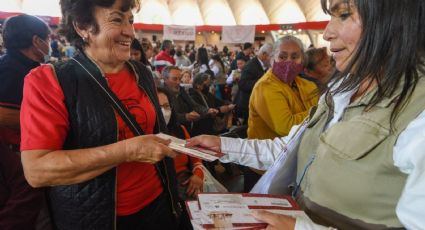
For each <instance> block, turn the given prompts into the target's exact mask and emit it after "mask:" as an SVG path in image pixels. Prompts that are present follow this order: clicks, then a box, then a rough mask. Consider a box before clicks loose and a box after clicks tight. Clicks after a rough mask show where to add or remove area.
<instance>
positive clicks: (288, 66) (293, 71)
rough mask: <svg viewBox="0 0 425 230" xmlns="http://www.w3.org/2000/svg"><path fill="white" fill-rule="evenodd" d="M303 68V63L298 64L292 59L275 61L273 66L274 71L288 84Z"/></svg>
mask: <svg viewBox="0 0 425 230" xmlns="http://www.w3.org/2000/svg"><path fill="white" fill-rule="evenodd" d="M302 70H303V65H302V64H297V63H295V62H292V61H280V62H275V63H273V67H272V73H273V74H274V75H276V77H278V78H279V79H280V80H281V81H283V82H285V83H287V84H289V83H292V82H293V81H294V80H295V77H296V76H297V75H298V74H299V73H301V71H302Z"/></svg>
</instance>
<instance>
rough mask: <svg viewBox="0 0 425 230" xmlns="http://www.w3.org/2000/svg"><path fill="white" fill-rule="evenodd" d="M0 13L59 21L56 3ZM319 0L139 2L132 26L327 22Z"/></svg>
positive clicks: (21, 1) (10, 2) (24, 2)
mask: <svg viewBox="0 0 425 230" xmlns="http://www.w3.org/2000/svg"><path fill="white" fill-rule="evenodd" d="M0 11H2V12H15V13H27V14H32V15H38V16H52V17H60V7H59V0H43V1H40V0H1V1H0ZM327 20H329V16H328V15H325V14H324V13H323V11H322V9H321V6H320V0H243V1H241V0H141V9H140V11H139V12H138V13H137V14H136V15H135V22H136V23H143V24H165V25H171V24H175V25H196V26H201V25H259V24H263V25H264V24H294V23H303V22H317V21H327Z"/></svg>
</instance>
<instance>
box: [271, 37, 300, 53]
mask: <svg viewBox="0 0 425 230" xmlns="http://www.w3.org/2000/svg"><path fill="white" fill-rule="evenodd" d="M285 42H295V43H296V44H297V45H298V46H299V47H300V49H301V55H304V44H303V42H302V41H301V40H300V39H299V38H297V37H295V36H292V35H286V36H283V37H281V38H279V39H278V40H277V41H276V42H275V43H274V47H273V58H274V57H275V56H276V54H279V52H280V46H281V45H282V44H283V43H285Z"/></svg>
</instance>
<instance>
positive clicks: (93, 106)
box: [48, 53, 181, 229]
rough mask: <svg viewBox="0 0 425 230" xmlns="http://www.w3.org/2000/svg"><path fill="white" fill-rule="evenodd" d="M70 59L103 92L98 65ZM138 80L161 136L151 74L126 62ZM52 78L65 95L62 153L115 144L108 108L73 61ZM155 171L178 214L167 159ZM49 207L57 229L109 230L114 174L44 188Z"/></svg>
mask: <svg viewBox="0 0 425 230" xmlns="http://www.w3.org/2000/svg"><path fill="white" fill-rule="evenodd" d="M75 59H76V60H77V61H78V62H80V63H81V64H83V65H84V66H85V68H86V69H87V70H88V71H90V72H91V73H92V75H93V76H95V77H96V78H97V79H98V81H100V82H101V84H102V85H103V86H104V87H108V84H107V82H106V80H105V79H104V78H103V77H102V73H101V72H100V70H99V69H98V68H97V66H96V65H95V64H94V63H93V62H91V61H90V60H89V59H88V58H87V57H86V56H85V55H83V54H81V53H79V54H77V55H76V56H75ZM127 64H128V65H129V66H130V69H133V70H134V71H135V73H136V75H137V76H138V77H139V79H138V84H139V86H140V88H141V89H143V90H144V91H145V93H146V94H147V95H148V96H149V98H150V100H151V101H152V103H153V105H154V107H155V109H156V112H157V119H156V125H155V129H154V132H155V133H157V132H159V131H162V130H164V131H165V129H166V128H165V122H164V119H163V117H162V113H161V109H160V106H159V102H158V97H157V95H156V90H155V88H154V82H153V78H152V75H151V72H150V71H149V70H148V69H147V68H146V67H145V66H143V65H142V64H140V63H136V62H128V63H127ZM55 71H56V75H57V77H58V80H59V83H60V85H61V87H62V90H63V92H64V95H65V105H66V108H67V110H68V113H69V123H70V130H69V133H68V136H67V138H66V140H65V144H64V149H80V148H90V147H96V146H102V145H107V144H111V143H114V142H117V141H118V130H117V125H116V124H117V123H116V122H117V121H116V117H115V114H114V111H113V109H112V106H111V105H110V103H109V102H108V100H107V99H106V97H105V96H104V95H103V94H102V93H101V91H99V90H98V86H97V85H96V84H95V83H94V81H93V80H92V79H90V78H89V75H88V73H87V72H86V71H85V70H84V69H83V68H82V67H81V66H80V65H79V64H77V62H76V61H74V60H72V59H71V60H69V61H67V62H64V63H59V64H56V65H55ZM155 166H156V169H157V172H158V175H159V176H160V178H161V182H162V183H163V187H164V192H166V193H167V194H168V195H169V196H168V197H169V199H170V201H171V202H170V204H171V206H172V207H171V208H172V209H173V212H174V213H175V214H176V217H177V215H179V213H180V211H181V210H180V208H179V206H178V205H177V200H176V199H177V192H176V191H177V190H176V188H177V187H176V186H177V185H176V183H175V181H176V179H175V169H174V164H173V161H172V159H170V158H165V159H164V160H163V161H161V162H159V163H157V164H156V165H155ZM48 194H49V196H48V200H49V208H50V211H51V216H52V220H53V224H54V226H55V228H57V229H114V228H115V224H116V223H115V216H116V213H115V210H116V207H115V206H116V200H115V199H116V169H115V168H114V169H111V170H109V171H107V172H105V173H103V174H102V175H100V176H97V177H96V178H93V179H91V180H89V181H86V182H82V183H79V184H73V185H66V186H54V187H51V188H50V189H49V193H48Z"/></svg>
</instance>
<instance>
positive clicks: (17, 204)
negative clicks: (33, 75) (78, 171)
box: [0, 15, 50, 229]
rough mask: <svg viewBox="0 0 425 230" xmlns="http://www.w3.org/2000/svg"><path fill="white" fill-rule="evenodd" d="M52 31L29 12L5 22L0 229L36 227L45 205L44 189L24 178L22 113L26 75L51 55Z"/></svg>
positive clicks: (0, 73)
mask: <svg viewBox="0 0 425 230" xmlns="http://www.w3.org/2000/svg"><path fill="white" fill-rule="evenodd" d="M49 34H50V29H49V27H48V26H47V25H46V23H44V22H43V21H41V20H40V19H39V18H37V17H34V16H30V15H19V16H14V17H10V18H8V19H6V21H5V24H4V28H3V41H4V45H5V47H6V49H7V52H6V54H5V55H3V56H1V57H0V82H1V84H0V162H1V164H0V229H37V228H36V225H37V222H38V221H37V219H38V218H40V217H39V215H40V214H41V212H40V211H41V210H42V207H43V202H44V199H43V192H42V190H40V189H33V188H31V187H30V186H29V185H28V183H27V181H26V180H25V178H24V174H23V169H22V164H21V160H20V152H19V143H20V122H19V114H20V106H21V102H22V91H23V85H24V78H25V75H27V73H28V72H29V71H30V70H31V69H33V68H35V67H37V66H39V65H40V63H41V62H43V61H44V60H45V57H46V56H48V54H49V47H50V45H49ZM41 219H43V218H41ZM43 220H45V218H44V219H43ZM38 223H39V222H38ZM38 229H46V226H45V225H44V226H42V227H41V226H39V228H38Z"/></svg>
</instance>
